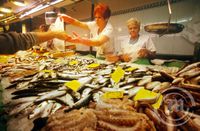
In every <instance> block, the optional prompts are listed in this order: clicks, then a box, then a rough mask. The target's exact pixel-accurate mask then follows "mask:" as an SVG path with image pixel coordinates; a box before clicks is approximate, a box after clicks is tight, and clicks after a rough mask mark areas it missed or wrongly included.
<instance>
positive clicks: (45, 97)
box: [34, 90, 66, 102]
mask: <svg viewBox="0 0 200 131" xmlns="http://www.w3.org/2000/svg"><path fill="white" fill-rule="evenodd" d="M64 94H66V90H53V91H50V92H49V93H47V94H46V95H43V96H40V97H39V98H37V99H36V100H35V101H34V102H41V101H44V100H49V99H53V98H55V97H58V96H62V95H64Z"/></svg>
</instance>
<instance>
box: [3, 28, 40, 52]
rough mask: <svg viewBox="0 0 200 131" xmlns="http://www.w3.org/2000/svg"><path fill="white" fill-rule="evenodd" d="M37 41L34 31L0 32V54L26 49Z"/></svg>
mask: <svg viewBox="0 0 200 131" xmlns="http://www.w3.org/2000/svg"><path fill="white" fill-rule="evenodd" d="M36 43H37V38H36V36H35V34H34V33H16V32H9V33H0V54H14V53H16V52H17V51H18V50H27V49H29V48H31V47H32V46H34V45H35V44H36Z"/></svg>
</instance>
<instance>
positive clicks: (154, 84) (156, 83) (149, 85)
mask: <svg viewBox="0 0 200 131" xmlns="http://www.w3.org/2000/svg"><path fill="white" fill-rule="evenodd" d="M160 85H161V82H160V81H153V82H149V83H147V85H146V89H149V90H152V89H154V88H156V87H158V86H160Z"/></svg>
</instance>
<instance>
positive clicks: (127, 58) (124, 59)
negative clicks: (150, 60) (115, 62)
mask: <svg viewBox="0 0 200 131" xmlns="http://www.w3.org/2000/svg"><path fill="white" fill-rule="evenodd" d="M120 59H121V60H122V61H124V62H129V61H130V60H131V56H130V55H129V54H123V55H121V56H120Z"/></svg>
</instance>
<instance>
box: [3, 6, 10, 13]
mask: <svg viewBox="0 0 200 131" xmlns="http://www.w3.org/2000/svg"><path fill="white" fill-rule="evenodd" d="M0 11H1V12H4V13H11V12H12V9H11V8H10V7H0Z"/></svg>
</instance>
